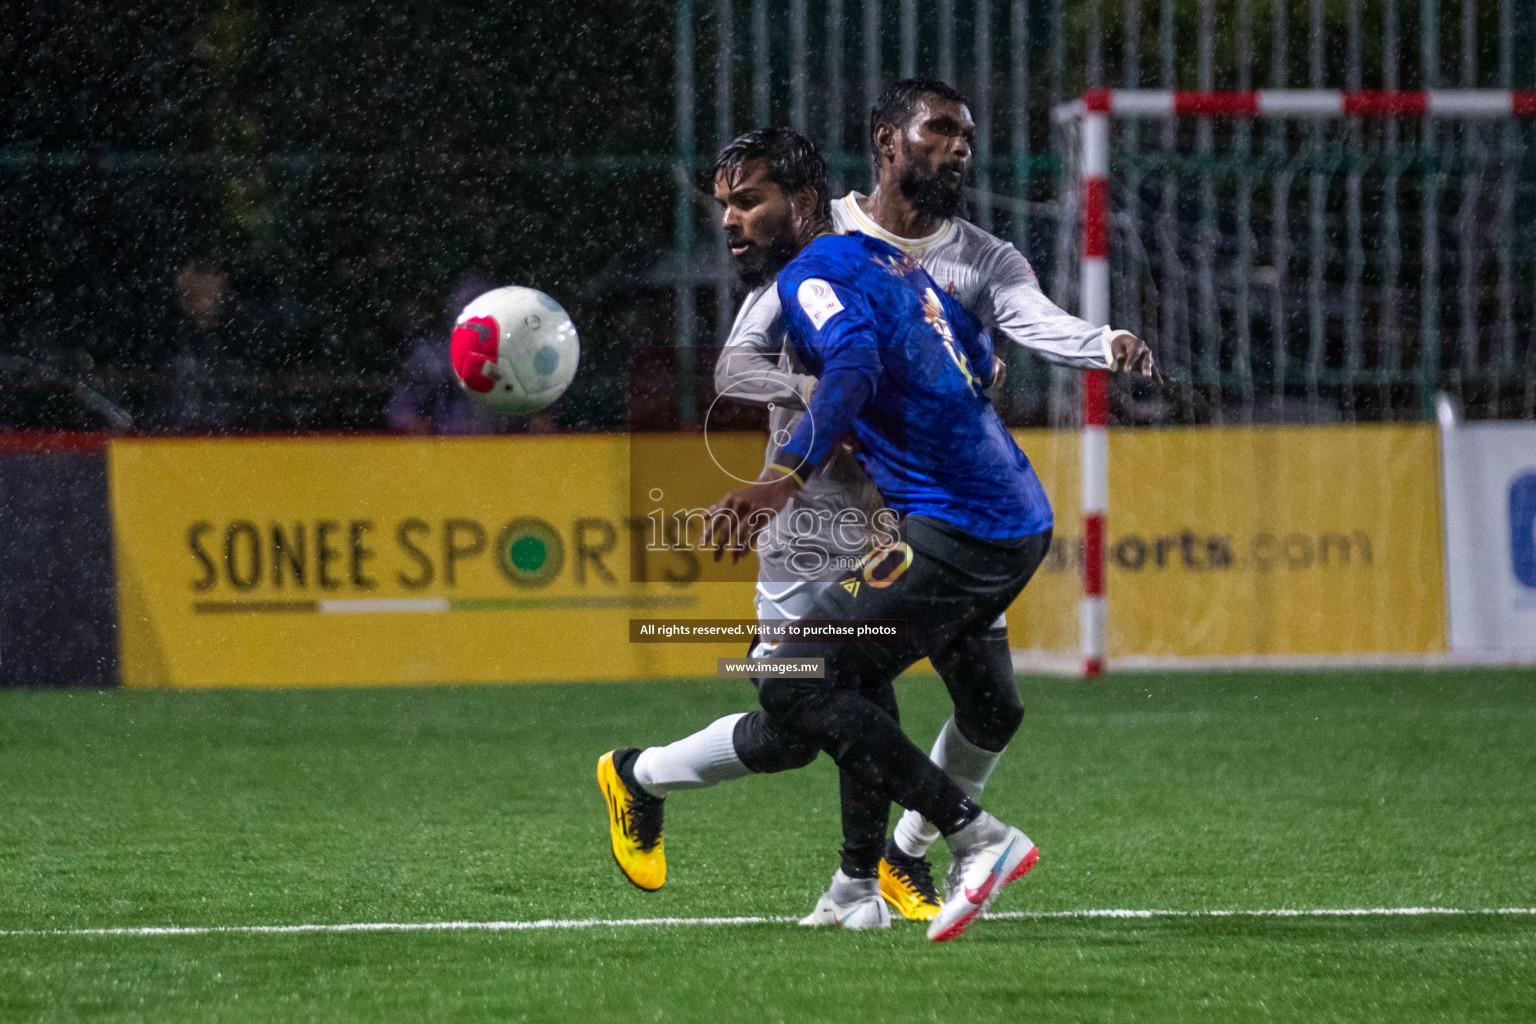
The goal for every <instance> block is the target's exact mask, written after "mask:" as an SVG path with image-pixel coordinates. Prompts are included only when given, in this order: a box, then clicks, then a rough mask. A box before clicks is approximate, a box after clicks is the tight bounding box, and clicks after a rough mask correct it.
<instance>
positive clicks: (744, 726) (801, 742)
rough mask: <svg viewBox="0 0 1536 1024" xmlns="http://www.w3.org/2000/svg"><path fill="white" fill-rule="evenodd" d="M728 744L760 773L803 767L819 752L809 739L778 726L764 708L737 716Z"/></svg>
mask: <svg viewBox="0 0 1536 1024" xmlns="http://www.w3.org/2000/svg"><path fill="white" fill-rule="evenodd" d="M731 744H732V746H734V747H735V748H736V756H737V757H738V758H740V759H741V763H742V764H744V765H746V766H747V770H748V771H750V772H755V773H757V774H760V775H761V774H769V773H772V772H785V771H790V770H792V769H795V768H804V767H805V766H806V765H808V764H810V763H811V762H812V761H814V760H816V755H817V754H818V753H820V751H819V750H818V749H817V747H816V744H815V743H813V742H811V741H810V740H808V739H805V738H804V737H799V736H793V735H789V734H787V733H786V732H785V731H784V730H783V729H781V728H777V727H776V726H775V723H774V721H773V719H772V718H771V717H770V716H769V715H768V714H767V712H763V711H753V712H752V713H750V714H746V715H742V716H741V717H740V718H739V719H737V720H736V729H735V731H734V732H733V733H732V734H731Z"/></svg>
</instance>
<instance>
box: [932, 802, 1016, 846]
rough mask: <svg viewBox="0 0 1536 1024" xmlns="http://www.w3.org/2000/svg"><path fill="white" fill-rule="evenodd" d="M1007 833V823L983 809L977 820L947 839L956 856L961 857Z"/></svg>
mask: <svg viewBox="0 0 1536 1024" xmlns="http://www.w3.org/2000/svg"><path fill="white" fill-rule="evenodd" d="M1007 834H1008V826H1007V825H1004V824H1003V823H1002V822H1000V821H998V820H997V819H996V818H994V817H992V815H990V814H988V813H987V812H986V811H982V812H981V814H980V815H978V816H977V818H976V820H975V821H973V822H971V823H970V824H969V825H967V826H965V828H963V829H961V830H960V831H959V832H956V833H955V834H954V835H952V836H950V837H949V838H948V839H947V840H945V841H946V842H948V843H949V848H950V850H951V851H952V852H953V853H954V854H955V856H957V857H959V856H961V855H963V854H964V853H966V852H967V851H970V850H974V849H975V848H976V847H978V846H985V845H986V844H987V843H995V842H997V841H998V840H999V839H1002V838H1003V837H1004V836H1006V835H1007Z"/></svg>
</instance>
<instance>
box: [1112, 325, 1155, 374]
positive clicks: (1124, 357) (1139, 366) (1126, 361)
mask: <svg viewBox="0 0 1536 1024" xmlns="http://www.w3.org/2000/svg"><path fill="white" fill-rule="evenodd" d="M1109 350H1110V354H1111V357H1112V358H1111V360H1110V364H1109V368H1110V369H1111V370H1114V371H1116V372H1117V373H1139V374H1141V375H1142V376H1143V377H1154V378H1156V379H1157V380H1162V379H1163V375H1162V374H1161V373H1160V372H1158V369H1157V362H1156V360H1154V359H1153V358H1152V349H1151V348H1149V347H1148V346H1147V343H1146V342H1144V341H1142V340H1141V339H1140V338H1138V337H1136V335H1134V334H1132V333H1131V332H1130V331H1116V332H1115V333H1114V334H1113V335H1111V336H1110V339H1109Z"/></svg>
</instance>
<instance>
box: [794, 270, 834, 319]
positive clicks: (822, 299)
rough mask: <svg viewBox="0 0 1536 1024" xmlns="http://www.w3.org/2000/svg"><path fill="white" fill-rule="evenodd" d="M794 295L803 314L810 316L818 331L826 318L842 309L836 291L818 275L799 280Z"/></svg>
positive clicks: (830, 317) (831, 316)
mask: <svg viewBox="0 0 1536 1024" xmlns="http://www.w3.org/2000/svg"><path fill="white" fill-rule="evenodd" d="M795 297H796V298H797V299H799V300H800V308H801V309H803V310H805V315H806V316H808V317H810V318H811V323H812V324H814V325H815V327H816V329H817V330H818V331H819V330H821V328H822V326H823V325H824V324H825V323H826V322H827V321H828V320H830V319H832V318H833V317H834V316H836V315H837V314H839V313H841V312H842V311H843V304H842V303H841V302H839V301H838V300H837V293H836V292H834V291H833V290H832V286H831V285H829V284H827V282H825V281H823V280H821V278H819V277H808V278H806V279H805V280H804V281H802V282H800V290H799V291H798V292H796V293H795Z"/></svg>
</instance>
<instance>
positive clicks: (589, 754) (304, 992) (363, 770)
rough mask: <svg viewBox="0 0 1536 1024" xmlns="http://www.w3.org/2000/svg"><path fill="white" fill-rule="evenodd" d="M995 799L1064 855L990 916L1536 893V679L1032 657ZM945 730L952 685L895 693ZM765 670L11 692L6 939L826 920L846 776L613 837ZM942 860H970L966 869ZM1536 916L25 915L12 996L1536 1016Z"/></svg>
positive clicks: (369, 1009) (1, 889)
mask: <svg viewBox="0 0 1536 1024" xmlns="http://www.w3.org/2000/svg"><path fill="white" fill-rule="evenodd" d="M1021 689H1022V690H1023V692H1024V695H1025V703H1026V705H1027V707H1028V709H1029V714H1028V716H1027V717H1026V719H1025V724H1024V727H1023V729H1022V730H1021V731H1020V734H1019V736H1018V737H1017V738H1016V740H1015V743H1014V745H1013V747H1012V749H1011V750H1010V751H1009V753H1008V756H1007V757H1006V758H1005V759H1004V761H1003V764H1002V766H1001V767H1000V768H999V769H998V771H997V774H996V775H995V776H994V778H993V781H992V784H991V786H990V787H989V789H988V791H987V794H986V798H985V800H984V803H985V804H986V805H987V807H988V808H989V809H990V810H993V811H994V812H995V813H998V814H999V815H1000V816H1001V817H1003V818H1005V819H1007V820H1010V821H1013V822H1015V823H1017V824H1019V825H1020V826H1022V827H1023V828H1024V829H1025V830H1026V831H1027V832H1029V833H1030V835H1031V837H1032V838H1034V839H1035V841H1036V842H1037V843H1038V844H1039V845H1040V847H1041V850H1042V859H1041V862H1040V866H1039V867H1038V868H1037V869H1036V870H1035V871H1034V872H1033V873H1032V874H1031V875H1030V876H1029V877H1028V878H1027V879H1026V880H1024V881H1023V882H1021V883H1019V884H1018V885H1015V886H1013V887H1012V888H1010V889H1009V890H1007V892H1005V893H1004V895H1003V896H1002V897H1001V898H1000V900H999V901H998V903H997V905H996V907H995V909H997V910H999V911H1039V912H1070V911H1080V910H1086V909H1116V908H1124V909H1169V910H1185V911H1204V910H1212V909H1216V910H1260V909H1274V908H1294V909H1313V908H1357V907H1358V908H1374V907H1446V908H1461V909H1466V910H1478V909H1482V908H1500V907H1527V908H1528V907H1533V906H1536V673H1532V672H1530V671H1517V670H1480V671H1438V672H1410V671H1394V672H1347V673H1346V672H1333V673H1256V672H1255V673H1234V674H1166V675H1123V676H1118V677H1112V678H1110V679H1108V680H1106V681H1103V682H1100V683H1096V684H1092V685H1087V684H1083V683H1081V682H1077V681H1068V680H1034V679H1026V680H1021ZM901 696H902V705H903V709H904V712H905V722H906V724H907V727H908V729H909V730H910V731H911V732H912V734H913V735H914V736H915V737H916V738H917V739H918V741H919V743H921V744H923V745H926V744H927V743H928V742H930V741H931V739H932V737H933V735H934V733H935V732H936V730H937V728H938V726H939V724H940V723H941V722H942V721H943V718H944V716H945V715H946V714H947V712H948V705H947V699H946V698H945V695H944V692H943V689H942V687H941V686H940V685H939V684H938V683H937V681H936V680H932V679H921V678H920V679H916V680H912V681H910V682H905V683H903V684H902V687H901ZM752 706H753V703H752V700H751V692H750V689H749V688H748V687H747V686H746V685H745V684H742V683H735V682H716V681H713V680H710V681H666V682H656V683H644V684H612V685H548V686H506V687H443V688H433V689H379V690H308V691H236V692H185V693H178V692H96V691H88V692H83V691H14V690H13V691H0V930H3V931H11V932H14V931H18V930H72V929H89V928H118V927H126V928H131V927H139V926H163V925H176V926H243V925H288V924H304V923H346V922H378V921H387V922H401V921H415V922H432V921H535V920H540V919H557V920H577V919H587V918H599V919H604V920H609V919H633V918H645V917H676V918H694V917H718V916H745V915H763V916H781V915H796V914H802V913H805V912H806V911H808V910H809V909H810V906H811V904H812V903H813V902H814V900H815V897H816V895H817V894H818V893H819V892H820V890H821V889H822V888H823V886H824V884H825V882H826V879H827V877H828V876H829V875H830V874H831V872H832V870H833V868H834V867H835V866H836V856H835V851H836V846H837V842H838V834H837V802H836V786H835V777H834V774H833V772H832V769H831V766H830V764H829V763H828V762H827V761H826V759H825V758H823V759H822V760H820V761H819V762H818V763H817V764H816V765H814V766H812V767H811V768H810V769H807V770H804V771H800V772H793V773H789V774H786V775H780V776H775V777H761V778H750V779H746V780H742V781H740V782H737V783H732V784H728V785H724V786H720V787H717V788H716V789H714V790H711V791H706V792H698V793H680V794H676V795H674V796H673V797H672V798H671V799H670V800H669V801H668V817H667V833H666V835H667V850H668V862H669V877H668V882H667V885H666V887H665V888H664V889H662V890H661V891H660V892H657V893H654V894H646V893H641V892H639V891H637V890H635V889H633V888H631V887H630V886H629V885H628V884H627V883H625V882H624V881H623V880H622V879H621V878H620V876H619V874H618V872H617V870H616V869H615V867H614V866H613V863H612V861H611V860H610V858H609V855H608V850H607V826H606V818H605V816H604V811H603V803H602V800H601V798H600V797H599V795H598V792H597V789H596V786H595V784H594V783H593V780H592V770H593V765H594V762H595V759H596V757H597V755H598V754H600V753H602V752H603V751H604V750H606V749H608V748H610V747H613V746H620V745H635V746H639V745H645V744H649V743H654V742H664V741H667V740H670V739H673V738H676V737H678V736H680V735H682V734H684V733H685V732H687V731H690V730H692V729H694V728H697V727H699V726H702V725H704V724H705V723H707V722H708V721H710V720H711V719H712V718H714V717H715V716H717V715H719V714H723V713H726V712H730V711H737V710H748V709H750V708H751V707H752ZM945 856H946V855H945V854H944V853H943V852H942V850H940V851H937V860H938V862H939V865H940V867H942V862H943V860H944V859H945ZM1533 950H1536V916H1532V915H1516V914H1502V915H1491V914H1465V915H1459V916H1447V915H1435V916H1427V915H1420V916H1382V915H1373V916H1360V917H1328V918H1320V917H1254V916H1237V917H1209V916H1191V917H1170V918H1154V919H1114V918H1084V917H1081V916H1063V917H1049V918H1029V919H1006V920H985V921H982V922H980V923H978V924H977V925H976V926H975V927H974V928H973V929H972V931H971V932H970V933H969V934H967V935H966V936H965V937H964V938H962V939H960V940H959V941H956V942H953V943H948V944H943V945H933V944H930V943H928V942H927V941H926V940H925V938H924V935H923V929H922V928H921V927H920V926H918V925H913V924H906V923H903V922H898V923H897V925H896V927H895V928H893V929H892V930H891V931H890V932H886V933H880V934H872V933H868V932H865V933H838V932H827V931H821V930H815V931H813V930H809V929H800V928H797V927H795V926H794V925H792V924H783V923H766V924H751V925H689V926H678V925H646V926H626V927H612V926H599V927H592V928H583V929H558V930H540V931H515V932H514V931H502V932H442V931H431V932H347V933H340V934H337V933H319V934H248V933H224V934H212V935H210V934H199V935H179V936H165V935H113V936H79V935H58V934H43V935H16V934H7V935H0V1021H6V1022H9V1021H28V1020H48V1021H51V1020H80V1019H88V1020H124V1021H139V1020H142V1021H156V1022H160V1021H180V1020H187V1021H208V1020H284V1021H287V1020H323V1021H352V1020H357V1021H379V1020H391V1021H403V1020H453V1021H492V1020H495V1021H503V1020H513V1021H515V1020H532V1021H561V1020H580V1021H636V1020H647V1021H649V1020H679V1021H732V1020H741V1021H775V1020H782V1021H788V1022H800V1021H822V1020H825V1021H863V1022H868V1021H885V1020H893V1021H895V1020H918V1021H920V1020H936V1021H1002V1020H1009V1021H1016V1020H1029V1021H1083V1020H1098V1021H1124V1020H1234V1021H1236V1020H1242V1021H1250V1020H1283V1021H1335V1020H1336V1021H1394V1022H1395V1021H1417V1020H1434V1021H1460V1020H1469V1021H1470V1020H1509V1021H1530V1020H1536V956H1533Z"/></svg>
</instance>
